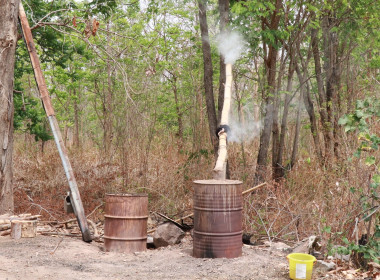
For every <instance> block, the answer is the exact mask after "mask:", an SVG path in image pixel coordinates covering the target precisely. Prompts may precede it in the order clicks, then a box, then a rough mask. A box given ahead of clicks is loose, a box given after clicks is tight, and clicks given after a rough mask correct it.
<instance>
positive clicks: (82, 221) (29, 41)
mask: <svg viewBox="0 0 380 280" xmlns="http://www.w3.org/2000/svg"><path fill="white" fill-rule="evenodd" d="M19 19H20V23H21V28H22V33H23V35H24V39H25V43H26V45H27V48H28V51H29V56H30V60H31V62H32V66H33V70H34V76H35V78H36V83H37V86H38V90H39V92H40V95H41V99H42V103H43V106H44V109H45V112H46V115H47V117H48V119H49V123H50V127H51V130H52V132H53V135H54V140H55V143H56V144H57V148H58V152H59V155H60V157H61V160H62V164H63V168H64V170H65V173H66V177H67V180H68V182H69V186H70V199H71V203H72V205H73V209H74V213H75V216H76V217H77V220H78V224H79V228H80V230H81V232H82V238H83V241H86V242H91V240H92V239H91V233H90V230H89V228H88V225H87V219H86V216H85V214H84V209H83V204H82V200H81V198H80V194H79V190H78V185H77V182H76V180H75V177H74V172H73V169H72V167H71V164H70V160H69V157H68V154H67V150H66V147H65V145H64V142H63V139H62V135H61V131H60V130H59V126H58V122H57V119H56V117H55V113H54V109H53V106H52V103H51V99H50V96H49V92H48V89H47V86H46V82H45V78H44V75H43V73H42V70H41V65H40V61H39V58H38V55H37V52H36V48H35V45H34V41H33V36H32V32H31V30H30V26H29V22H28V19H27V18H26V14H25V10H24V7H23V5H22V3H21V2H20V5H19Z"/></svg>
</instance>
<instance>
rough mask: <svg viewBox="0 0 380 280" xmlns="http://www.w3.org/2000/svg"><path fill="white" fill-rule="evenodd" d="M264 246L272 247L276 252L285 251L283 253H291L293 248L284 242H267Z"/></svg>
mask: <svg viewBox="0 0 380 280" xmlns="http://www.w3.org/2000/svg"><path fill="white" fill-rule="evenodd" d="M264 244H265V245H266V246H268V247H271V248H273V249H275V250H279V251H283V252H291V250H292V249H291V248H290V246H289V245H287V244H285V243H283V242H269V241H265V242H264Z"/></svg>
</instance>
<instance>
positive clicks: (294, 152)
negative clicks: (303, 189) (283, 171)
mask: <svg viewBox="0 0 380 280" xmlns="http://www.w3.org/2000/svg"><path fill="white" fill-rule="evenodd" d="M301 100H302V92H300V97H299V101H298V110H297V120H296V131H295V132H294V139H293V149H292V156H291V158H290V163H289V165H290V166H287V169H288V170H290V169H292V168H293V166H294V165H295V164H296V160H297V154H298V139H299V136H300V128H301V103H302V102H301Z"/></svg>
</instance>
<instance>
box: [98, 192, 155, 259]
mask: <svg viewBox="0 0 380 280" xmlns="http://www.w3.org/2000/svg"><path fill="white" fill-rule="evenodd" d="M104 217H105V222H104V247H105V250H106V251H107V252H119V253H133V252H139V251H145V250H146V241H147V221H148V195H147V194H106V205H105V215H104Z"/></svg>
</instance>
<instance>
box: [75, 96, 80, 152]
mask: <svg viewBox="0 0 380 280" xmlns="http://www.w3.org/2000/svg"><path fill="white" fill-rule="evenodd" d="M76 94H77V92H76V90H75V89H74V96H75V95H76ZM74 125H75V127H74V146H75V147H76V148H79V146H80V139H79V108H78V98H75V99H74Z"/></svg>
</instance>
